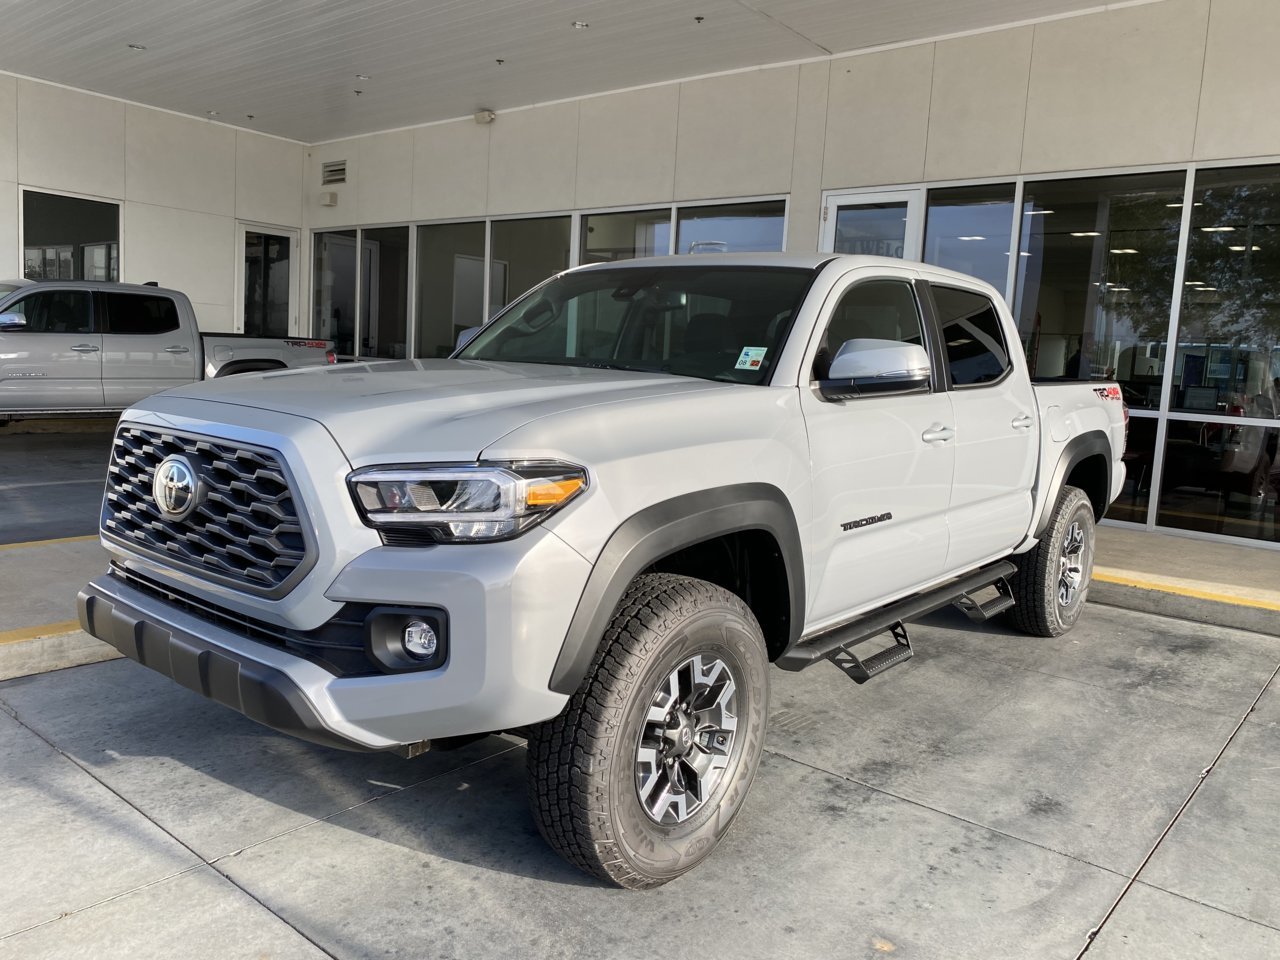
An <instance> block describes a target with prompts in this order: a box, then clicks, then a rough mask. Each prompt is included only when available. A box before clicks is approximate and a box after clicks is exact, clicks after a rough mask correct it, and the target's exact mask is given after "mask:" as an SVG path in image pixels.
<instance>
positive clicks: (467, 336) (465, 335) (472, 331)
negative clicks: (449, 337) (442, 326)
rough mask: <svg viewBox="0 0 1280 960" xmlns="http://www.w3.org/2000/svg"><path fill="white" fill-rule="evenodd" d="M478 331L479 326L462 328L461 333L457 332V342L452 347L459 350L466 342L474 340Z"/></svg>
mask: <svg viewBox="0 0 1280 960" xmlns="http://www.w3.org/2000/svg"><path fill="white" fill-rule="evenodd" d="M479 332H480V328H479V327H467V329H465V330H463V331H462V332H461V333H459V334H458V342H457V345H456V346H455V347H454V348H453V349H454V350H461V349H462V348H463V347H465V346H466V345H467V344H468V343H470V342H471V341H472V340H474V339H475V338H476V334H477V333H479Z"/></svg>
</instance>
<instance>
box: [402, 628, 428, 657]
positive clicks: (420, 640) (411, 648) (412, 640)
mask: <svg viewBox="0 0 1280 960" xmlns="http://www.w3.org/2000/svg"><path fill="white" fill-rule="evenodd" d="M400 642H401V643H403V644H404V649H405V653H407V654H409V656H411V657H417V658H418V659H419V660H430V659H431V658H432V657H434V656H435V655H436V645H437V641H436V632H435V631H434V630H432V629H431V625H430V624H429V623H426V622H425V621H422V620H410V621H409V622H408V623H406V624H405V625H404V636H403V637H401V640H400Z"/></svg>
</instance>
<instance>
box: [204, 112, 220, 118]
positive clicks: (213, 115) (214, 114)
mask: <svg viewBox="0 0 1280 960" xmlns="http://www.w3.org/2000/svg"><path fill="white" fill-rule="evenodd" d="M205 113H206V114H208V115H209V116H211V117H216V116H217V115H218V111H217V110H206V111H205Z"/></svg>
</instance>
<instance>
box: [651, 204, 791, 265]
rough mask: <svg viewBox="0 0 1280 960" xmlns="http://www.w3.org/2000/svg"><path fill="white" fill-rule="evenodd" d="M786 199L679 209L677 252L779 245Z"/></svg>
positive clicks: (737, 250)
mask: <svg viewBox="0 0 1280 960" xmlns="http://www.w3.org/2000/svg"><path fill="white" fill-rule="evenodd" d="M785 212H786V202H785V201H783V200H764V201H760V202H757V203H726V204H719V205H717V206H713V207H684V208H682V209H681V210H680V211H679V217H678V219H679V223H678V226H677V230H676V253H753V252H758V251H771V250H781V249H782V242H783V236H782V228H783V215H784V214H785Z"/></svg>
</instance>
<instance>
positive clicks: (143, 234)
mask: <svg viewBox="0 0 1280 960" xmlns="http://www.w3.org/2000/svg"><path fill="white" fill-rule="evenodd" d="M124 243H125V260H124V276H122V277H121V279H122V280H124V281H126V282H128V283H146V282H147V281H149V280H155V281H156V282H158V283H159V284H160V286H162V287H172V288H174V289H175V290H181V291H182V292H183V293H185V294H186V295H187V296H188V297H190V298H191V300H192V301H193V302H199V303H205V304H222V305H225V306H226V307H227V308H228V309H230V305H231V303H232V298H233V296H234V291H235V250H236V243H235V221H234V220H233V219H232V218H231V217H220V216H216V215H214V214H210V213H198V212H195V211H191V210H175V209H173V208H172V207H160V206H153V205H152V204H148V203H132V202H131V203H126V204H125V206H124Z"/></svg>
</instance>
